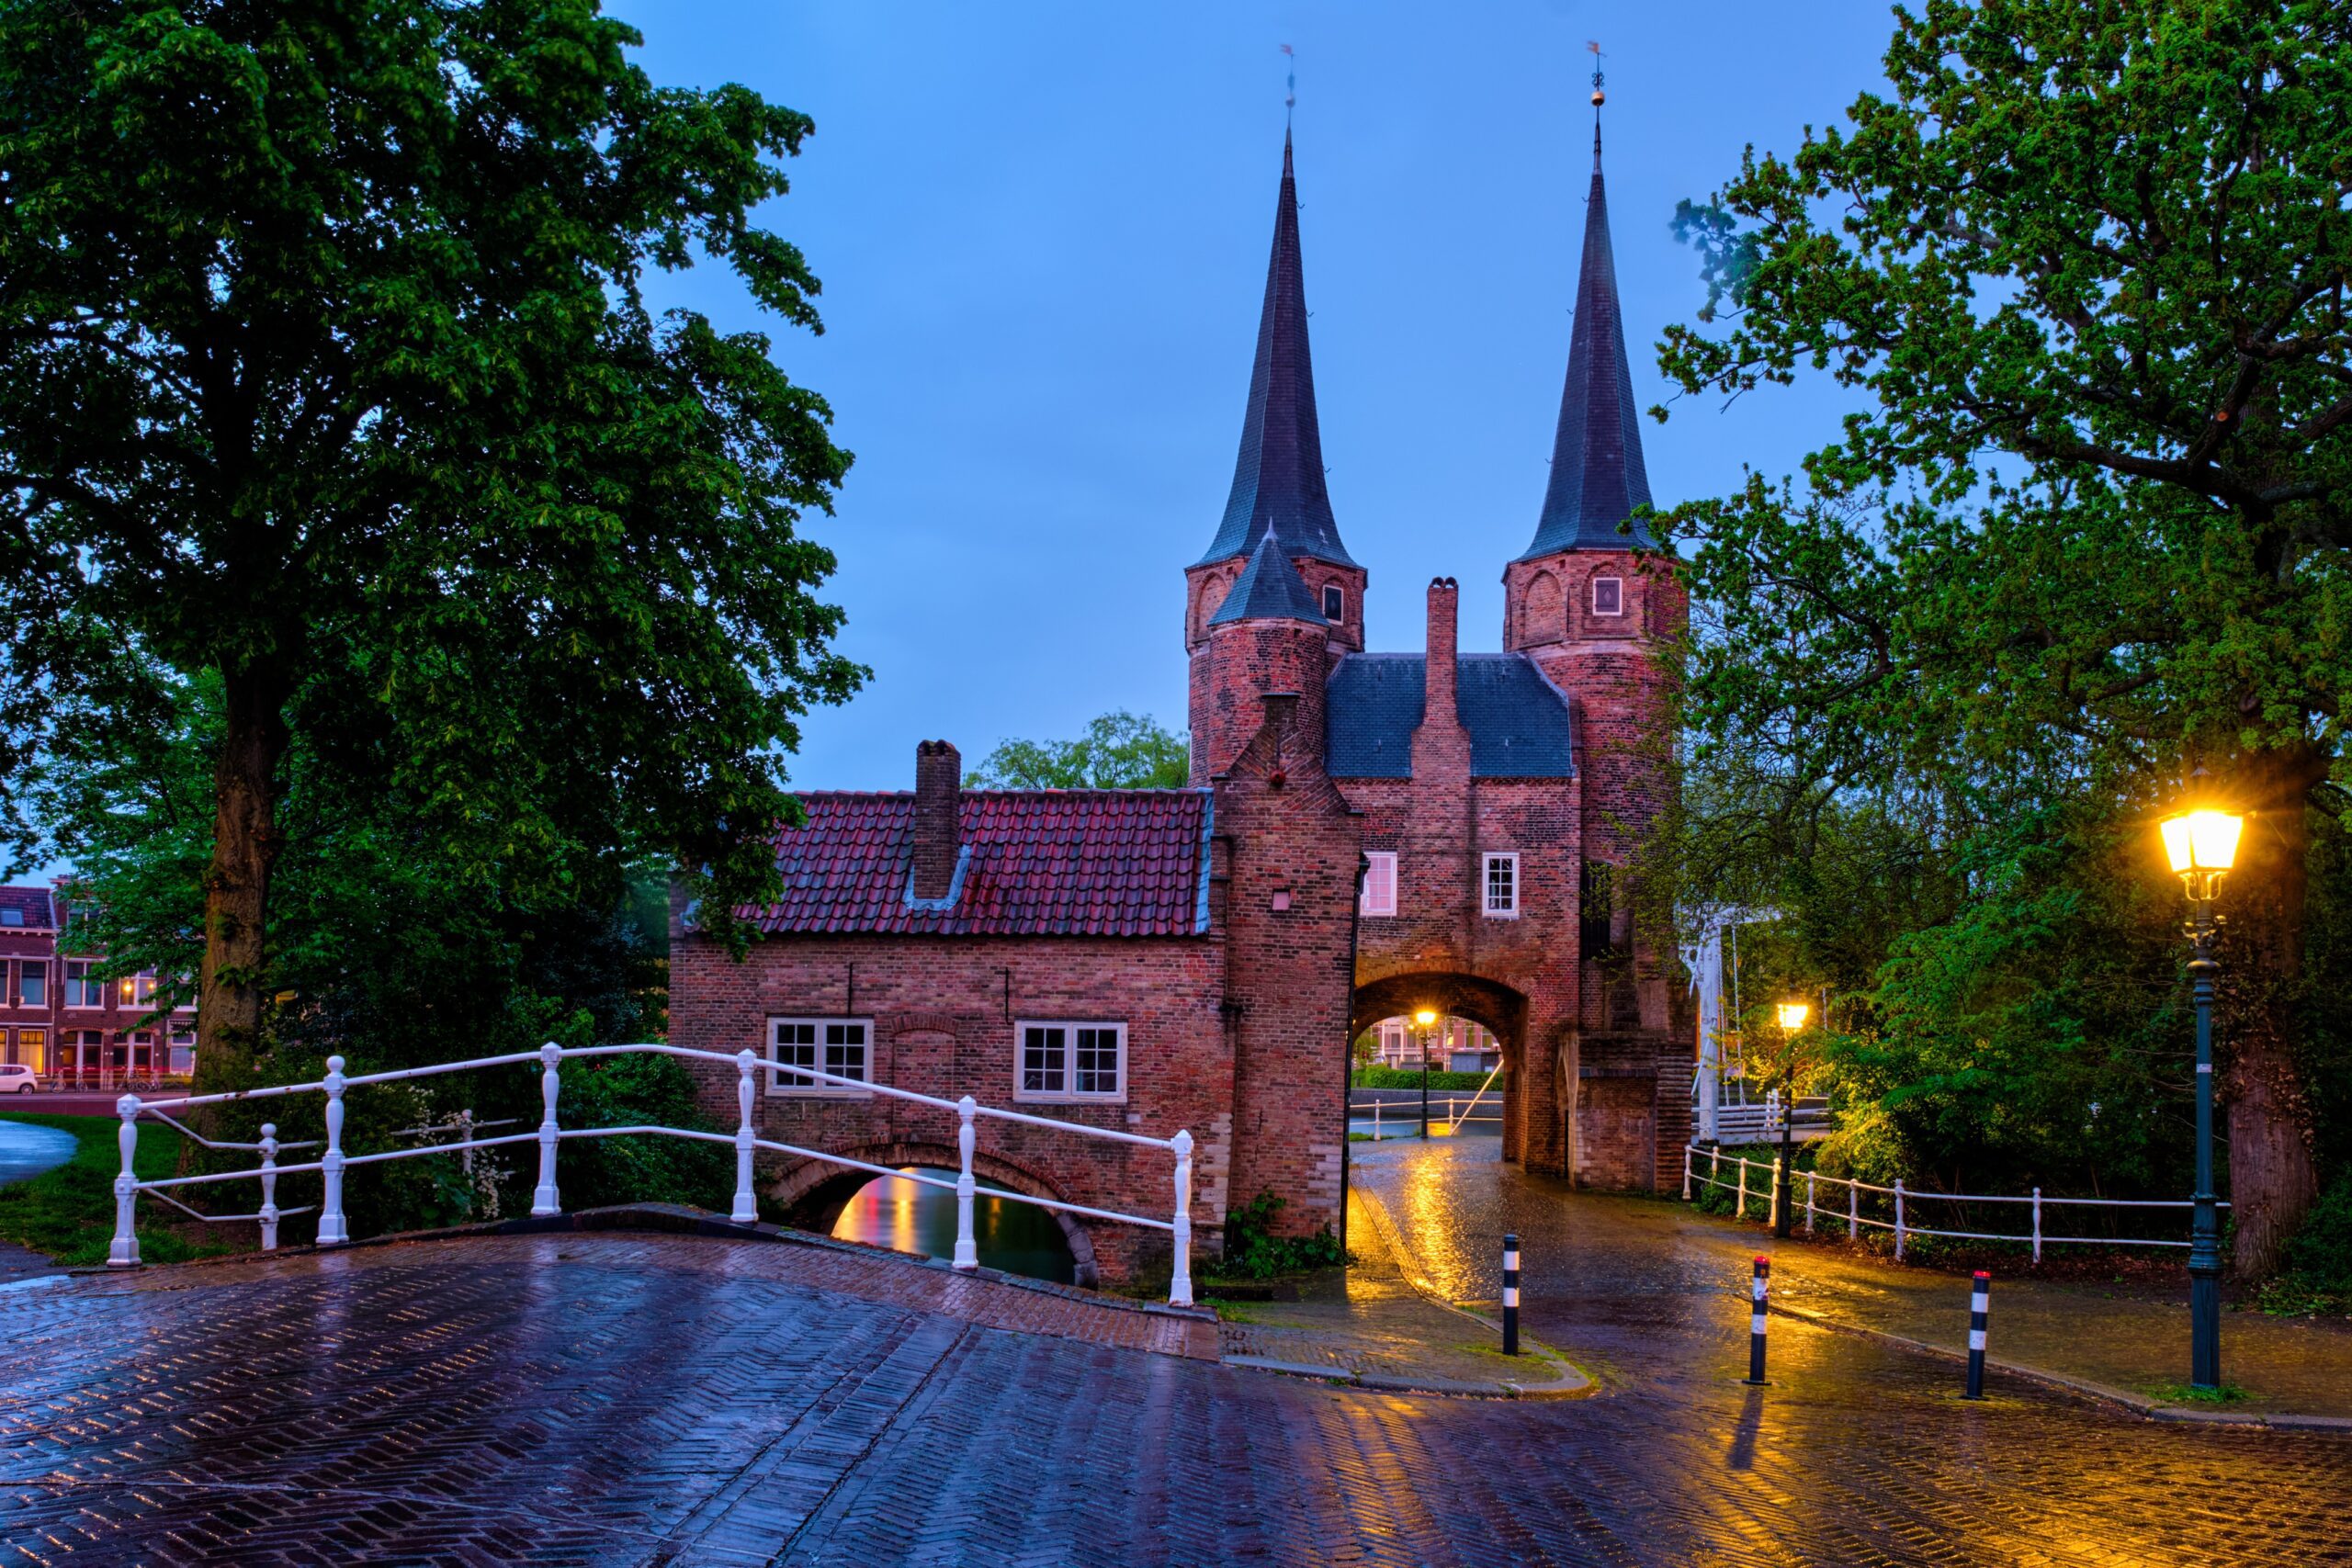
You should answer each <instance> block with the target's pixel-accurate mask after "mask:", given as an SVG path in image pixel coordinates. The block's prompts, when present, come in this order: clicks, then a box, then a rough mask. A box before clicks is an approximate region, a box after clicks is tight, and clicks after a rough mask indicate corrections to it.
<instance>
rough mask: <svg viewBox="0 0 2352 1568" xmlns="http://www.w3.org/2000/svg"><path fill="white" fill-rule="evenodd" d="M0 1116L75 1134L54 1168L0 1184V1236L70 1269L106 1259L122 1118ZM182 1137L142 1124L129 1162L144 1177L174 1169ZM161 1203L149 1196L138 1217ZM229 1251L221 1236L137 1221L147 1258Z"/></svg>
mask: <svg viewBox="0 0 2352 1568" xmlns="http://www.w3.org/2000/svg"><path fill="white" fill-rule="evenodd" d="M0 1121H7V1122H28V1123H29V1124H31V1125H33V1126H36V1127H55V1128H58V1129H59V1130H61V1131H62V1132H67V1133H71V1134H74V1145H75V1146H74V1157H73V1158H71V1159H69V1160H67V1161H66V1162H65V1163H64V1164H63V1165H61V1166H59V1167H58V1168H56V1169H54V1170H49V1171H43V1172H42V1173H41V1174H40V1175H39V1176H36V1177H34V1178H32V1179H30V1180H28V1181H19V1182H16V1183H14V1184H13V1185H10V1186H7V1187H0V1241H10V1242H14V1243H16V1244H17V1246H18V1247H30V1248H32V1250H34V1251H35V1252H40V1253H45V1254H47V1255H48V1256H49V1257H51V1258H55V1259H56V1260H57V1261H58V1262H59V1263H61V1264H63V1265H65V1266H66V1267H68V1268H80V1267H85V1266H86V1265H89V1264H94V1263H104V1262H105V1261H106V1260H107V1242H109V1241H110V1240H112V1239H113V1237H114V1178H115V1172H116V1171H117V1170H118V1169H119V1168H120V1165H121V1156H119V1154H118V1153H117V1152H116V1145H115V1136H116V1134H117V1132H118V1130H119V1128H120V1127H121V1125H122V1123H121V1122H119V1121H117V1120H116V1119H115V1118H114V1117H111V1116H44V1115H39V1114H35V1113H33V1112H30V1111H6V1112H0ZM183 1142H185V1140H184V1139H182V1138H181V1136H180V1135H179V1134H177V1133H175V1132H173V1131H172V1130H171V1129H170V1128H168V1127H153V1126H141V1128H140V1130H139V1154H138V1156H137V1162H136V1165H135V1167H134V1168H136V1169H137V1171H138V1172H139V1175H140V1176H141V1178H142V1179H149V1180H153V1179H161V1178H164V1177H167V1176H174V1175H176V1174H178V1171H179V1162H180V1145H181V1144H182V1143H183ZM159 1208H163V1205H162V1204H160V1203H157V1202H154V1201H148V1202H144V1203H141V1205H140V1206H139V1212H140V1216H141V1219H142V1220H147V1221H153V1219H154V1217H155V1213H154V1212H155V1211H156V1210H157V1209H159ZM171 1212H172V1211H171V1210H169V1209H164V1213H171ZM228 1250H229V1248H228V1247H226V1246H225V1245H222V1244H220V1243H218V1242H194V1241H190V1240H189V1239H188V1238H187V1236H186V1235H182V1234H181V1233H180V1232H179V1230H178V1229H177V1228H176V1227H174V1226H170V1225H156V1224H141V1225H140V1227H139V1253H140V1258H141V1261H144V1262H148V1263H178V1262H182V1261H184V1260H186V1259H187V1258H209V1257H211V1256H212V1255H213V1254H215V1253H220V1252H226V1251H228Z"/></svg>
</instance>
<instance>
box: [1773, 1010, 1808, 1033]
mask: <svg viewBox="0 0 2352 1568" xmlns="http://www.w3.org/2000/svg"><path fill="white" fill-rule="evenodd" d="M1811 1011H1813V1008H1812V1006H1811V1005H1810V1004H1808V1003H1805V1002H1782V1003H1781V1006H1780V1013H1781V1028H1782V1029H1785V1030H1787V1031H1788V1032H1790V1033H1792V1034H1794V1033H1795V1032H1797V1031H1798V1030H1800V1029H1803V1028H1804V1021H1805V1015H1806V1014H1808V1013H1810V1012H1811Z"/></svg>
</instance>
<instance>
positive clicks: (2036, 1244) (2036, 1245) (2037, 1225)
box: [2033, 1187, 2041, 1263]
mask: <svg viewBox="0 0 2352 1568" xmlns="http://www.w3.org/2000/svg"><path fill="white" fill-rule="evenodd" d="M2033 1260H2034V1261H2035V1262H2036V1263H2039V1262H2041V1188H2039V1187H2037V1188H2035V1189H2034V1190H2033Z"/></svg>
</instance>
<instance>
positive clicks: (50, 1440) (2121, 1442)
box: [0, 1166, 2352, 1568]
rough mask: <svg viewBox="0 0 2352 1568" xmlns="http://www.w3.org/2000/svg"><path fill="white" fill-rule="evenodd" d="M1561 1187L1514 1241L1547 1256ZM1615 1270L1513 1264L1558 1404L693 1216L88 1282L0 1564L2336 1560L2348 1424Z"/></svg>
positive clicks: (65, 1340)
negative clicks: (2138, 1392)
mask: <svg viewBox="0 0 2352 1568" xmlns="http://www.w3.org/2000/svg"><path fill="white" fill-rule="evenodd" d="M1383 1174H1384V1175H1385V1174H1389V1173H1383ZM1393 1174H1395V1175H1396V1177H1397V1179H1398V1180H1399V1181H1401V1182H1405V1183H1407V1184H1410V1183H1413V1182H1421V1181H1442V1179H1443V1176H1444V1173H1443V1172H1442V1169H1439V1168H1436V1167H1434V1166H1430V1167H1426V1168H1415V1169H1413V1170H1408V1171H1401V1172H1397V1173H1393ZM1404 1206H1405V1208H1406V1209H1407V1211H1408V1213H1410V1212H1411V1206H1410V1205H1409V1204H1406V1205H1404ZM1553 1207H1554V1208H1555V1209H1558V1210H1560V1211H1561V1212H1562V1213H1564V1214H1568V1215H1569V1217H1567V1218H1564V1219H1560V1220H1557V1221H1555V1222H1553V1223H1554V1224H1555V1232H1552V1233H1539V1232H1537V1231H1536V1224H1539V1223H1543V1222H1542V1221H1541V1216H1540V1215H1537V1214H1535V1213H1534V1212H1533V1211H1532V1210H1531V1211H1530V1216H1529V1218H1527V1219H1523V1220H1522V1221H1521V1224H1522V1229H1523V1231H1524V1232H1526V1233H1528V1234H1529V1235H1530V1236H1531V1240H1530V1248H1531V1253H1532V1254H1533V1255H1534V1257H1551V1258H1563V1257H1566V1256H1568V1252H1567V1249H1566V1247H1565V1246H1563V1245H1561V1237H1560V1235H1559V1234H1558V1230H1557V1227H1567V1228H1570V1229H1572V1228H1573V1227H1574V1225H1575V1224H1577V1221H1576V1220H1575V1219H1574V1217H1573V1213H1571V1211H1570V1210H1569V1209H1568V1208H1567V1206H1564V1205H1557V1204H1555V1205H1553ZM1537 1235H1541V1236H1542V1245H1541V1246H1538V1245H1537V1242H1536V1240H1535V1239H1534V1237H1535V1236H1537ZM1607 1261H1608V1262H1609V1265H1610V1268H1611V1269H1613V1270H1614V1272H1613V1274H1612V1275H1610V1276H1609V1277H1606V1278H1604V1277H1603V1276H1604V1274H1605V1273H1607V1270H1604V1269H1602V1268H1601V1262H1602V1260H1601V1259H1600V1258H1598V1257H1597V1256H1587V1257H1585V1258H1582V1259H1580V1261H1579V1264H1578V1268H1579V1269H1582V1270H1583V1272H1581V1273H1580V1274H1579V1275H1577V1277H1576V1278H1575V1279H1574V1280H1571V1279H1570V1278H1567V1277H1563V1276H1560V1275H1546V1273H1545V1272H1544V1265H1542V1264H1540V1263H1537V1264H1535V1266H1534V1267H1532V1269H1531V1279H1530V1282H1529V1289H1530V1295H1531V1300H1532V1302H1534V1303H1536V1304H1534V1305H1533V1306H1532V1307H1531V1311H1530V1317H1531V1326H1532V1328H1533V1329H1534V1330H1535V1331H1536V1332H1539V1333H1541V1334H1543V1335H1544V1337H1547V1338H1551V1339H1553V1340H1554V1341H1555V1343H1560V1344H1563V1345H1565V1346H1567V1347H1569V1348H1571V1349H1572V1350H1573V1351H1575V1352H1577V1353H1578V1354H1579V1355H1580V1356H1581V1357H1583V1358H1585V1359H1588V1360H1589V1363H1595V1364H1599V1365H1600V1366H1601V1367H1602V1368H1603V1369H1604V1370H1605V1371H1607V1372H1608V1373H1609V1374H1610V1376H1611V1383H1610V1386H1609V1387H1608V1388H1607V1389H1606V1390H1605V1391H1604V1392H1603V1393H1600V1394H1599V1395H1597V1396H1596V1397H1593V1398H1590V1399H1585V1400H1579V1401H1572V1402H1566V1403H1547V1404H1518V1403H1509V1402H1501V1401H1489V1400H1444V1399H1434V1398H1425V1397H1408V1396H1400V1395H1388V1394H1381V1393H1369V1392H1363V1391H1357V1390H1346V1389H1334V1388H1329V1387H1325V1386H1322V1385H1319V1384H1316V1383H1311V1382H1305V1381H1302V1380H1296V1379H1289V1378H1283V1377H1278V1376H1273V1375H1269V1374H1264V1373H1258V1372H1251V1371H1241V1370H1237V1369H1231V1368H1226V1367H1220V1366H1217V1365H1216V1364H1214V1363H1213V1362H1204V1361H1202V1360H1200V1359H1193V1358H1194V1357H1195V1356H1196V1355H1197V1354H1198V1348H1197V1347H1195V1346H1192V1345H1176V1346H1173V1347H1168V1346H1164V1347H1163V1348H1180V1349H1183V1350H1185V1351H1187V1352H1188V1353H1187V1354H1182V1355H1178V1354H1152V1353H1148V1352H1146V1351H1143V1350H1139V1349H1137V1348H1133V1347H1134V1345H1135V1344H1136V1343H1138V1342H1139V1341H1138V1336H1139V1335H1141V1336H1142V1337H1144V1338H1148V1337H1149V1336H1150V1335H1152V1334H1156V1333H1159V1327H1158V1326H1157V1325H1165V1324H1167V1323H1169V1322H1170V1321H1172V1320H1169V1319H1165V1318H1159V1317H1151V1316H1148V1315H1147V1314H1139V1313H1126V1314H1115V1315H1118V1316H1121V1317H1125V1318H1130V1319H1136V1320H1139V1323H1140V1324H1146V1325H1155V1326H1154V1327H1152V1328H1151V1329H1148V1330H1145V1329H1142V1328H1140V1327H1139V1326H1138V1324H1136V1323H1130V1324H1126V1325H1108V1326H1106V1325H1105V1324H1104V1323H1103V1322H1098V1321H1096V1317H1098V1316H1100V1317H1106V1318H1107V1316H1109V1315H1112V1314H1107V1313H1106V1312H1105V1311H1104V1310H1103V1309H1093V1314H1092V1315H1090V1314H1089V1312H1088V1311H1087V1310H1086V1309H1082V1308H1079V1307H1075V1306H1070V1305H1069V1303H1062V1302H1060V1301H1059V1299H1058V1298H1054V1297H1050V1296H1046V1295H1042V1294H1040V1293H1037V1292H1019V1291H1015V1290H1013V1289H1012V1287H1009V1286H1001V1285H989V1284H988V1283H987V1282H986V1281H980V1280H954V1279H952V1278H950V1279H946V1280H942V1279H941V1278H940V1277H939V1274H938V1271H936V1270H930V1269H917V1268H914V1267H912V1266H910V1265H907V1264H903V1263H898V1262H891V1261H885V1260H876V1259H866V1258H856V1257H854V1256H851V1255H847V1254H844V1253H839V1252H828V1251H819V1250H817V1249H813V1248H802V1247H788V1246H776V1245H773V1244H749V1243H736V1242H729V1241H724V1240H713V1239H707V1238H696V1237H686V1236H665V1237H658V1238H649V1237H644V1236H635V1235H562V1236H542V1237H530V1238H505V1239H497V1240H492V1239H487V1238H482V1239H469V1240H457V1241H447V1242H439V1243H430V1244H406V1245H401V1246H391V1247H379V1248H368V1249H360V1250H356V1251H353V1252H350V1253H347V1254H343V1255H340V1256H330V1257H324V1258H302V1257H288V1258H279V1259H275V1260H266V1261H259V1262H239V1263H235V1264H225V1265H207V1266H198V1267H185V1268H178V1269H155V1270H151V1271H148V1272H146V1273H144V1274H142V1275H141V1276H138V1277H135V1278H130V1279H111V1278H106V1277H97V1278H85V1279H79V1280H74V1281H72V1282H70V1283H67V1284H63V1285H53V1286H50V1287H48V1288H45V1289H40V1290H28V1291H21V1292H10V1293H9V1294H8V1295H6V1296H0V1302H5V1303H6V1305H5V1306H0V1314H6V1333H5V1337H0V1541H5V1542H6V1554H5V1555H0V1562H10V1563H14V1562H53V1563H72V1564H75V1565H77V1568H79V1565H87V1564H93V1563H117V1562H142V1563H144V1562H153V1563H175V1562H235V1563H240V1564H288V1563H306V1564H307V1563H330V1562H332V1563H344V1562H399V1563H427V1562H430V1563H509V1562H544V1563H569V1562H620V1563H647V1564H653V1563H665V1564H697V1565H699V1564H719V1563H739V1562H771V1561H784V1562H794V1563H802V1562H806V1563H834V1564H843V1565H847V1568H869V1565H882V1564H898V1563H926V1564H944V1563H1000V1562H1002V1563H1022V1564H1050V1563H1071V1564H1094V1563H1102V1564H1113V1565H1116V1568H1135V1565H1138V1564H1157V1563H1171V1564H1201V1563H1223V1562H1279V1563H1303V1564H1304V1563H1312V1564H1321V1563H1334V1562H1340V1563H1378V1564H1390V1563H1397V1564H1404V1563H1434V1564H1455V1563H1463V1564H1473V1563H1475V1564H1488V1563H1492V1564H1520V1563H1538V1564H1551V1563H1561V1564H1566V1563H1577V1564H1607V1565H1620V1564H1645V1563H1661V1564H1701V1565H1704V1568H1730V1565H1734V1564H1738V1565H1748V1564H1754V1565H1758V1568H1777V1565H1781V1564H1797V1563H1807V1564H1810V1563H1819V1564H1836V1565H1840V1568H1843V1565H1847V1564H1878V1563H1969V1564H1974V1563H1998V1564H2018V1565H2024V1564H2135V1565H2136V1564H2149V1563H2155V1564H2176V1563H2177V1564H2192V1563H2193V1564H2207V1563H2249V1564H2253V1563H2262V1564H2304V1563H2317V1562H2352V1525H2347V1524H2346V1520H2345V1514H2344V1503H2345V1500H2346V1477H2347V1476H2352V1441H2347V1440H2345V1439H2338V1438H2327V1437H2319V1436H2306V1435H2296V1434H2287V1433H2276V1432H2258V1431H2249V1430H2245V1429H2216V1428H2199V1427H2168V1426H2164V1425H2159V1424H2153V1423H2146V1422H2142V1421H2137V1420H2133V1419H2130V1418H2126V1417H2121V1416H2117V1415H2115V1414H2114V1413H2112V1412H2111V1411H2109V1410H2108V1409H2106V1408H2104V1407H2099V1406H2095V1405H2092V1404H2088V1403H2086V1402H2077V1401H2074V1400H2071V1399H2067V1398H2062V1397H2053V1396H2047V1395H2043V1394H2040V1393H2031V1392H2023V1391H2020V1392H2012V1393H2006V1394H2005V1395H2004V1396H2003V1397H2001V1398H1997V1399H1996V1400H1993V1401H1990V1402H1988V1403H1986V1404H1983V1405H1976V1406H1969V1405H1962V1404H1958V1403H1957V1402H1955V1401H1954V1400H1953V1399H1952V1398H1951V1392H1952V1390H1951V1376H1950V1368H1949V1367H1948V1366H1947V1365H1946V1364H1944V1363H1940V1362H1933V1361H1929V1360H1928V1359H1924V1358H1920V1357H1917V1356H1916V1355H1911V1354H1906V1353H1904V1352H1901V1351H1897V1350H1893V1349H1889V1348H1884V1347H1882V1346H1880V1345H1878V1344H1876V1343H1874V1342H1872V1341H1869V1340H1866V1339H1859V1338H1855V1337H1850V1336H1839V1335H1833V1334H1831V1333H1828V1332H1826V1331H1821V1330H1815V1329H1811V1328H1808V1327H1806V1326H1804V1325H1776V1327H1775V1330H1774V1344H1773V1357H1774V1362H1773V1376H1774V1378H1775V1380H1776V1382H1775V1384H1774V1386H1772V1387H1770V1388H1768V1389H1762V1390H1752V1389H1746V1388H1742V1387H1741V1386H1739V1385H1738V1383H1737V1382H1736V1381H1735V1376H1736V1371H1738V1370H1739V1369H1738V1367H1737V1365H1736V1363H1737V1361H1738V1359H1739V1354H1740V1353H1739V1342H1740V1339H1741V1337H1743V1336H1744V1334H1745V1330H1746V1321H1745V1320H1746V1310H1745V1303H1744V1302H1741V1301H1740V1300H1738V1299H1737V1298H1736V1295H1734V1294H1732V1293H1730V1292H1726V1291H1725V1290H1724V1288H1723V1285H1722V1281H1720V1280H1715V1279H1713V1277H1712V1272H1711V1271H1709V1270H1706V1269H1696V1270H1691V1271H1688V1272H1686V1271H1684V1270H1683V1269H1682V1268H1681V1267H1680V1266H1679V1265H1677V1264H1675V1263H1674V1262H1672V1261H1671V1260H1668V1261H1667V1262H1664V1263H1658V1262H1656V1261H1655V1260H1645V1259H1644V1258H1615V1259H1611V1260H1607ZM1531 1262H1532V1263H1533V1262H1534V1258H1531ZM1064 1307H1068V1308H1069V1311H1068V1313H1067V1314H1066V1315H1064V1316H1063V1317H1060V1318H1058V1319H1056V1318H1052V1316H1051V1314H1053V1313H1055V1312H1058V1311H1061V1310H1062V1309H1063V1308H1064ZM1031 1311H1039V1312H1043V1313H1046V1314H1047V1320H1046V1321H1043V1322H1041V1323H1038V1324H1035V1325H1032V1326H1041V1327H1044V1328H1046V1329H1048V1330H1050V1331H1049V1332H1023V1331H1018V1330H1017V1329H1016V1328H1015V1327H1014V1326H1010V1325H1017V1324H1022V1323H1024V1322H1027V1321H1028V1320H1027V1318H1026V1317H1025V1315H1024V1314H1027V1313H1029V1312H1031ZM984 1319H985V1320H989V1321H994V1322H998V1323H1001V1324H1005V1325H1008V1326H1001V1327H989V1326H983V1325H982V1322H981V1321H980V1320H984ZM1113 1341H1117V1342H1116V1343H1114V1342H1113Z"/></svg>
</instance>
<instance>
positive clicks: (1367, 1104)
mask: <svg viewBox="0 0 2352 1568" xmlns="http://www.w3.org/2000/svg"><path fill="white" fill-rule="evenodd" d="M1484 1092H1485V1091H1484V1090H1481V1091H1480V1094H1474V1095H1460V1094H1433V1095H1431V1096H1430V1122H1431V1123H1432V1124H1434V1123H1435V1122H1437V1120H1438V1118H1439V1117H1441V1116H1442V1117H1443V1118H1444V1119H1445V1130H1446V1131H1447V1132H1448V1133H1458V1132H1460V1131H1461V1130H1462V1125H1463V1123H1464V1122H1492V1123H1495V1124H1496V1125H1500V1124H1501V1122H1502V1119H1503V1112H1502V1107H1501V1105H1500V1104H1499V1103H1493V1104H1490V1105H1489V1106H1488V1108H1487V1111H1479V1109H1478V1100H1479V1098H1480V1095H1481V1094H1484ZM1348 1120H1349V1122H1351V1124H1352V1123H1354V1122H1364V1121H1369V1122H1371V1123H1372V1133H1371V1137H1372V1141H1373V1142H1374V1143H1375V1144H1376V1143H1381V1142H1383V1141H1385V1140H1386V1139H1389V1138H1418V1137H1419V1136H1420V1135H1421V1102H1420V1101H1419V1100H1350V1101H1349V1102H1348Z"/></svg>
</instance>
